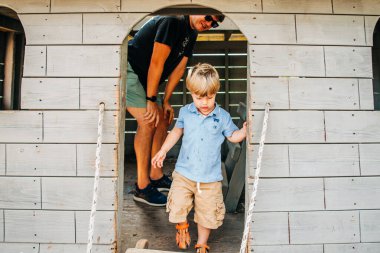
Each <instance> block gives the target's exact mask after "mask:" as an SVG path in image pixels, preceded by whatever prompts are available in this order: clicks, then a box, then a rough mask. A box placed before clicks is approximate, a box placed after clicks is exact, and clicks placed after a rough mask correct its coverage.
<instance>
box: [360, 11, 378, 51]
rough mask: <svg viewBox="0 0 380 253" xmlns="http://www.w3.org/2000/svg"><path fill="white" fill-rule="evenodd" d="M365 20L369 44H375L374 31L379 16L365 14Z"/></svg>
mask: <svg viewBox="0 0 380 253" xmlns="http://www.w3.org/2000/svg"><path fill="white" fill-rule="evenodd" d="M364 20H365V21H364V22H365V34H366V41H367V46H373V33H374V31H375V26H376V24H377V22H378V21H379V16H365V17H364Z"/></svg>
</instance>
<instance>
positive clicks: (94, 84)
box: [80, 78, 120, 110]
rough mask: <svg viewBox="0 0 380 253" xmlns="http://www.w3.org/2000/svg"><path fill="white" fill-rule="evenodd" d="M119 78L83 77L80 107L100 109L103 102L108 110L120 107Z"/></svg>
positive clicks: (81, 80)
mask: <svg viewBox="0 0 380 253" xmlns="http://www.w3.org/2000/svg"><path fill="white" fill-rule="evenodd" d="M119 82H120V79H119V78H81V79H80V109H99V104H100V103H101V102H103V103H104V104H105V108H106V110H115V109H119V95H120V94H119V93H120V86H119Z"/></svg>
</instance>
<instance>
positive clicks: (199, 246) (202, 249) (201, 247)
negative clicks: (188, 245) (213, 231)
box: [195, 244, 210, 253]
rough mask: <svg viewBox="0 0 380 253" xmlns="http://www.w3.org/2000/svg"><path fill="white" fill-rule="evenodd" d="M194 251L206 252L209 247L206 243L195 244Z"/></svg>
mask: <svg viewBox="0 0 380 253" xmlns="http://www.w3.org/2000/svg"><path fill="white" fill-rule="evenodd" d="M195 249H196V250H197V251H196V253H208V252H209V251H210V247H209V246H207V245H206V244H197V245H195Z"/></svg>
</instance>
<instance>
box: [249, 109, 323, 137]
mask: <svg viewBox="0 0 380 253" xmlns="http://www.w3.org/2000/svg"><path fill="white" fill-rule="evenodd" d="M252 115H253V122H250V123H251V124H250V127H251V131H252V132H251V133H252V135H253V137H252V136H251V137H250V142H251V143H258V142H259V138H260V136H261V128H262V122H263V119H264V112H263V111H255V112H253V113H252ZM269 117H270V122H269V123H268V130H267V136H266V140H265V141H266V143H320V142H324V117H323V112H319V111H272V112H270V116H269Z"/></svg>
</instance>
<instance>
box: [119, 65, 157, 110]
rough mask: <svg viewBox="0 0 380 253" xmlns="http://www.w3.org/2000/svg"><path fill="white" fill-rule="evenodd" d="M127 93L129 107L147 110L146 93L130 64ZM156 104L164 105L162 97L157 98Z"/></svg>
mask: <svg viewBox="0 0 380 253" xmlns="http://www.w3.org/2000/svg"><path fill="white" fill-rule="evenodd" d="M126 92H127V95H126V105H127V107H138V108H146V92H145V90H144V88H143V86H142V84H141V83H140V80H139V77H138V76H137V75H136V73H135V72H134V71H133V69H132V67H131V65H130V64H129V62H128V68H127V83H126ZM156 103H157V104H158V105H160V106H161V105H162V98H161V96H159V95H158V96H157V101H156Z"/></svg>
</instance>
